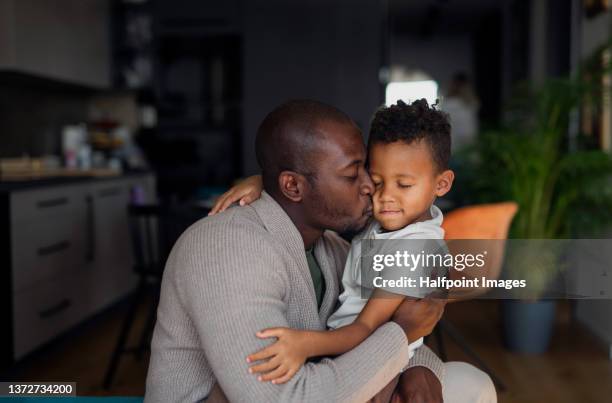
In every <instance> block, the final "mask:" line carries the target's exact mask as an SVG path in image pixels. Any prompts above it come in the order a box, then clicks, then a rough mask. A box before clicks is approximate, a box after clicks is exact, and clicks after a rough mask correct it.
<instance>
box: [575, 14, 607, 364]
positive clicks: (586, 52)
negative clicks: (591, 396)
mask: <svg viewBox="0 0 612 403" xmlns="http://www.w3.org/2000/svg"><path fill="white" fill-rule="evenodd" d="M611 21H612V13H611V12H607V13H603V14H600V15H598V16H596V17H594V18H592V19H587V18H586V17H584V16H582V17H581V18H580V29H579V30H578V35H579V37H578V43H579V46H580V49H579V50H578V51H577V53H578V54H579V55H580V56H581V58H586V57H589V56H590V55H591V54H592V53H593V51H595V50H596V49H597V48H598V47H599V46H601V45H603V44H605V43H606V42H608V41H609V40H610V23H611ZM611 113H612V112H609V115H610V114H611ZM610 136H611V134H610V133H608V144H609V138H610ZM605 235H607V237H608V238H610V237H611V236H612V231H608V233H607V234H605ZM576 317H577V318H578V320H579V321H581V322H582V323H583V324H585V325H586V326H587V327H588V328H589V329H590V330H591V331H592V332H593V333H594V334H596V335H597V336H598V337H599V338H600V339H601V340H603V341H604V342H606V343H607V344H608V346H609V357H610V360H612V300H609V299H608V300H601V301H578V302H577V304H576Z"/></svg>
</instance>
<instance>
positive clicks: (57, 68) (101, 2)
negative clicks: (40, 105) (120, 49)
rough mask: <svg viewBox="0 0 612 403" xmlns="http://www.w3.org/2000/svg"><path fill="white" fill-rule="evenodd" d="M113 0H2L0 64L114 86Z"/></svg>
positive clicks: (67, 79)
mask: <svg viewBox="0 0 612 403" xmlns="http://www.w3.org/2000/svg"><path fill="white" fill-rule="evenodd" d="M110 65H111V37H110V3H109V0H49V1H46V0H0V69H1V70H9V71H17V72H23V73H29V74H35V75H38V76H42V77H47V78H52V79H56V80H62V81H67V82H70V83H76V84H82V85H87V86H93V87H99V88H106V87H108V86H109V85H110V81H111V73H110Z"/></svg>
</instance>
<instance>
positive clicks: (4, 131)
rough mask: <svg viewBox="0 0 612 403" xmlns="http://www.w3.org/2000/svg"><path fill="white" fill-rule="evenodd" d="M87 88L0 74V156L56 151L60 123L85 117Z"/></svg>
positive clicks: (58, 147) (34, 155)
mask: <svg viewBox="0 0 612 403" xmlns="http://www.w3.org/2000/svg"><path fill="white" fill-rule="evenodd" d="M88 99H89V95H88V93H86V92H82V91H78V90H74V89H65V88H64V89H62V88H49V87H48V86H47V85H46V84H45V85H41V84H40V83H39V82H38V81H36V82H30V81H28V80H25V79H22V78H15V77H14V76H9V77H6V76H4V75H0V157H20V156H22V155H24V154H28V155H30V156H32V157H38V156H42V155H48V154H59V152H60V147H61V142H60V139H61V136H60V133H61V127H62V126H63V125H65V124H70V123H79V122H84V121H86V120H87V102H88Z"/></svg>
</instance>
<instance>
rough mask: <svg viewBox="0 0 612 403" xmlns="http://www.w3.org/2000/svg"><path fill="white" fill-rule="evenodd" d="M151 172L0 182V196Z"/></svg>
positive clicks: (140, 171)
mask: <svg viewBox="0 0 612 403" xmlns="http://www.w3.org/2000/svg"><path fill="white" fill-rule="evenodd" d="M152 173H153V171H149V170H139V171H127V172H123V173H122V174H121V175H117V176H80V177H57V178H44V179H32V180H26V181H6V182H0V194H1V193H10V192H14V191H20V190H28V189H36V188H42V187H48V186H62V185H72V184H76V183H85V182H91V181H96V182H104V181H112V180H117V179H122V178H129V177H133V176H142V175H148V174H152Z"/></svg>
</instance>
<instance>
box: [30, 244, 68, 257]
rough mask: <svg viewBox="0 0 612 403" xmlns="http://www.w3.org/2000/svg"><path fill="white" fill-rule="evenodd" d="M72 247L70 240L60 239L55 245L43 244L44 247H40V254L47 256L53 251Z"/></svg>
mask: <svg viewBox="0 0 612 403" xmlns="http://www.w3.org/2000/svg"><path fill="white" fill-rule="evenodd" d="M69 247H70V242H68V241H60V242H58V243H54V244H53V245H49V246H43V247H42V248H38V256H46V255H50V254H52V253H57V252H61V251H63V250H66V249H68V248H69Z"/></svg>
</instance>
